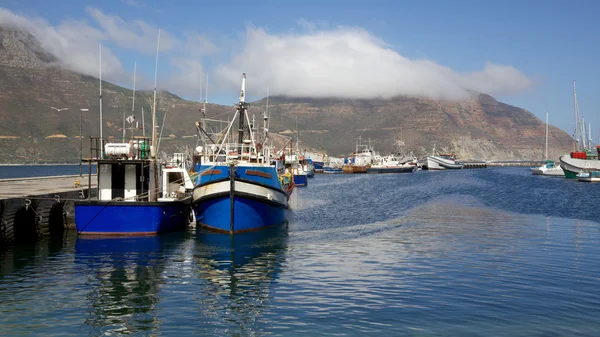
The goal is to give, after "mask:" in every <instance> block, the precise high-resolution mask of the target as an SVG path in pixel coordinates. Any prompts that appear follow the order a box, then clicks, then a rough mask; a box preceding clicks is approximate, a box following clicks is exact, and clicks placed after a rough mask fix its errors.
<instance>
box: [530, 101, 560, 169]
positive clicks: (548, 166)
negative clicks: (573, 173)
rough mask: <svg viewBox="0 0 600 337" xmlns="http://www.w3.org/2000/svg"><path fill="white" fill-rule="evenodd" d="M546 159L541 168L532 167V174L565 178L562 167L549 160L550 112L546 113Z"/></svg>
mask: <svg viewBox="0 0 600 337" xmlns="http://www.w3.org/2000/svg"><path fill="white" fill-rule="evenodd" d="M544 157H545V158H546V161H545V162H544V164H543V165H542V166H539V167H532V168H531V174H533V175H544V176H554V177H564V176H565V172H564V171H563V169H562V168H561V167H560V165H556V163H555V162H554V161H553V160H549V159H548V112H546V147H545V150H544Z"/></svg>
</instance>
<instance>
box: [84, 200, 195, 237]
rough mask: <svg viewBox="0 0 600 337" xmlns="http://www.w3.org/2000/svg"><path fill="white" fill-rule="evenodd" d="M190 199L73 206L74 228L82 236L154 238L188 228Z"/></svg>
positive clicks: (90, 202) (110, 202) (97, 201)
mask: <svg viewBox="0 0 600 337" xmlns="http://www.w3.org/2000/svg"><path fill="white" fill-rule="evenodd" d="M189 215H190V198H186V199H183V200H176V201H165V202H147V201H132V202H129V201H99V200H82V201H76V202H75V226H76V228H77V232H78V233H79V234H81V235H107V236H110V235H116V236H118V235H155V234H160V233H166V232H174V231H182V230H184V229H185V228H186V227H187V225H188V219H189Z"/></svg>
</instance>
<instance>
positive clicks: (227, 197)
mask: <svg viewBox="0 0 600 337" xmlns="http://www.w3.org/2000/svg"><path fill="white" fill-rule="evenodd" d="M245 93H246V74H243V75H242V90H241V93H240V100H239V103H238V104H237V106H236V113H235V116H234V118H233V119H232V120H231V121H230V122H229V124H228V125H227V128H226V130H225V132H224V135H223V136H222V139H223V140H222V142H221V143H219V144H216V143H214V142H213V143H212V144H210V146H207V142H209V141H211V142H212V139H211V138H210V137H207V138H204V137H203V138H202V139H203V142H204V144H205V146H202V147H200V149H199V150H200V151H198V152H199V161H198V162H196V164H195V171H196V172H198V179H197V181H196V184H195V187H194V191H193V198H192V207H193V210H194V214H195V216H196V221H197V223H198V225H199V226H201V227H205V228H207V229H209V230H213V231H217V232H227V233H230V234H236V233H242V232H248V231H254V230H259V229H263V228H266V227H270V226H275V225H280V224H283V223H284V222H285V220H286V218H287V210H288V208H289V204H288V199H289V197H290V194H291V191H290V190H289V189H288V188H289V186H290V185H287V186H284V185H283V184H282V179H280V174H279V172H278V170H277V167H278V165H277V162H276V160H275V159H274V158H272V157H271V151H269V150H270V148H269V147H268V146H266V145H267V144H266V143H267V139H268V132H267V127H266V120H267V116H266V114H265V125H264V128H263V131H264V137H263V138H262V139H261V140H260V141H261V142H260V143H258V139H256V138H255V135H256V134H257V133H258V132H254V131H256V130H253V128H255V127H256V124H251V123H250V120H249V118H248V114H247V108H248V104H247V103H246V102H245ZM236 119H238V120H239V121H238V120H236ZM235 122H238V123H239V126H238V139H237V143H226V141H227V140H228V139H229V138H230V132H233V131H232V128H233V125H235V124H234V123H235ZM245 123H246V124H245ZM196 125H197V127H198V129H199V134H200V135H201V136H202V135H204V134H208V133H207V132H206V131H207V130H205V129H203V127H205V125H206V121H203V123H202V124H200V123H197V124H196ZM279 167H281V164H279ZM291 186H293V185H291Z"/></svg>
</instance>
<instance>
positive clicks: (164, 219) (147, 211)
mask: <svg viewBox="0 0 600 337" xmlns="http://www.w3.org/2000/svg"><path fill="white" fill-rule="evenodd" d="M159 37H160V34H159ZM156 59H157V62H158V51H157V58H156ZM101 69H102V68H101ZM100 73H102V70H100ZM134 83H135V75H134ZM134 97H135V91H134ZM134 111H135V99H133V105H132V114H131V115H130V116H129V117H128V118H127V119H125V120H124V121H123V142H122V143H112V142H108V140H106V139H104V138H102V124H103V123H102V81H100V137H99V138H90V157H89V158H87V159H85V160H83V161H85V162H87V163H88V164H89V165H88V195H87V199H86V200H80V201H77V202H75V226H76V228H77V232H78V233H79V234H80V235H102V236H104V235H153V234H159V233H165V232H173V231H179V230H183V229H185V228H186V226H187V225H188V219H189V218H190V214H191V211H190V200H191V188H192V187H193V186H192V183H191V181H190V179H189V177H188V175H187V170H186V169H185V167H184V163H185V160H183V159H184V156H183V154H181V155H180V156H176V160H174V161H175V162H176V163H175V164H174V165H167V164H165V165H160V166H159V164H158V159H157V157H156V153H157V152H158V149H157V137H156V128H155V127H154V125H155V124H156V81H155V83H154V97H153V104H152V119H151V120H152V125H153V127H152V143H150V139H148V138H146V137H135V135H134V133H135V127H134V125H135V124H134V121H135V116H134V114H133V113H134ZM125 121H128V122H129V123H130V124H131V138H130V140H129V141H128V142H125V135H126V131H127V130H126V128H125ZM92 163H96V164H97V181H98V183H97V185H96V187H95V189H92V169H91V165H92ZM92 195H95V197H94V198H92Z"/></svg>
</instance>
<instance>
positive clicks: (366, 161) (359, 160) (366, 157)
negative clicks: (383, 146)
mask: <svg viewBox="0 0 600 337" xmlns="http://www.w3.org/2000/svg"><path fill="white" fill-rule="evenodd" d="M375 155H376V153H375V152H374V151H373V148H372V147H371V140H370V139H369V144H368V145H367V144H363V143H362V137H358V141H357V142H356V148H355V151H354V153H353V154H352V155H351V156H349V157H347V158H345V159H344V165H343V166H342V171H343V172H344V173H367V167H369V166H371V165H372V164H373V159H374V157H375Z"/></svg>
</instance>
